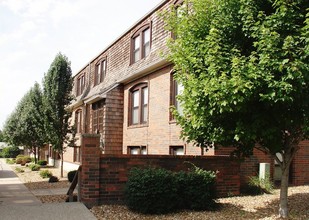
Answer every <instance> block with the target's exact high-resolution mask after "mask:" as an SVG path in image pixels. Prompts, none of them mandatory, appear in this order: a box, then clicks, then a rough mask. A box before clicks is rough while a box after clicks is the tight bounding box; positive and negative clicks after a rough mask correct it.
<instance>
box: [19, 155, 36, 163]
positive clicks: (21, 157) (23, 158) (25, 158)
mask: <svg viewBox="0 0 309 220" xmlns="http://www.w3.org/2000/svg"><path fill="white" fill-rule="evenodd" d="M31 161H32V160H31V157H29V156H25V155H22V154H19V155H17V156H16V164H22V165H25V164H26V163H31Z"/></svg>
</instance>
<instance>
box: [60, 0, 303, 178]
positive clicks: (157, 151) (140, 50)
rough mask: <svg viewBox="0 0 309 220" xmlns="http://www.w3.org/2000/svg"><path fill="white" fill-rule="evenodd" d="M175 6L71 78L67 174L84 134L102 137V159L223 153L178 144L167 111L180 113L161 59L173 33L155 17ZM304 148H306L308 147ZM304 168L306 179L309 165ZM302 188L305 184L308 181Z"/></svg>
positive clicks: (149, 17) (168, 68)
mask: <svg viewBox="0 0 309 220" xmlns="http://www.w3.org/2000/svg"><path fill="white" fill-rule="evenodd" d="M177 3H178V1H169V0H164V1H162V2H161V3H160V4H159V5H158V6H157V7H155V8H154V9H153V10H152V11H151V12H149V13H148V14H146V15H145V16H144V17H143V18H141V19H140V20H139V21H138V22H137V23H136V24H134V25H133V26H132V27H131V28H129V29H128V30H127V31H126V32H125V33H124V34H122V35H121V36H120V37H119V38H118V39H116V40H115V41H114V42H112V43H111V44H110V45H109V46H108V47H106V48H105V49H104V50H103V51H102V52H101V53H100V54H99V55H98V56H96V57H95V58H94V59H92V60H90V61H89V63H88V64H87V65H86V66H84V67H83V68H82V69H81V70H80V71H79V72H78V73H77V74H76V75H75V76H74V87H73V93H74V95H75V96H76V99H75V101H74V102H73V103H72V105H71V107H72V109H73V120H74V122H75V125H76V128H77V141H76V146H75V147H74V148H69V147H68V148H67V149H66V153H65V155H64V161H65V169H67V170H70V169H74V164H79V162H80V159H81V153H80V152H81V149H80V146H81V142H80V140H81V138H80V136H81V134H83V133H93V134H100V148H101V152H102V154H118V155H119V154H141V155H143V154H147V155H201V154H208V155H218V152H223V151H218V152H216V153H215V152H214V150H210V151H208V152H202V151H201V149H199V148H197V147H194V146H192V145H189V144H186V143H185V142H184V141H183V140H182V139H180V138H179V136H180V127H179V126H177V125H176V122H175V120H174V119H173V116H172V114H171V112H170V107H171V106H176V108H177V109H178V110H179V111H181V106H180V105H179V103H177V99H176V98H175V97H176V96H177V94H178V93H179V92H181V89H182V87H181V86H180V85H178V84H177V82H175V81H174V79H173V65H172V64H171V63H169V62H168V61H167V60H166V59H164V58H163V56H162V54H166V53H168V48H167V46H166V41H167V39H168V38H169V37H170V36H171V33H170V32H168V31H166V30H165V29H164V22H163V19H162V18H161V17H160V16H159V15H158V12H159V11H162V10H165V9H167V8H168V7H169V6H170V5H171V4H177ZM302 145H306V148H308V142H304V143H303V144H302ZM307 151H308V150H307ZM307 153H308V157H309V152H307ZM223 154H224V152H223ZM302 154H303V153H302ZM302 154H301V155H302ZM259 158H264V156H261V157H259ZM303 161H309V159H308V160H303ZM258 162H261V161H260V160H257V159H255V163H254V164H253V165H252V166H253V167H254V166H256V164H258ZM262 162H266V161H262ZM267 162H269V159H267ZM270 162H271V161H270ZM271 163H272V164H273V162H271ZM305 163H306V167H307V168H306V169H307V170H305V172H308V176H309V162H305ZM300 166H301V167H303V165H300ZM293 169H296V168H295V166H294V168H293ZM253 170H256V168H254V169H253ZM252 172H253V171H252ZM295 173H297V172H295ZM295 175H296V174H295ZM297 175H299V172H298V174H297ZM305 182H306V183H309V178H307V179H306V180H305Z"/></svg>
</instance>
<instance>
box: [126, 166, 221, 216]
mask: <svg viewBox="0 0 309 220" xmlns="http://www.w3.org/2000/svg"><path fill="white" fill-rule="evenodd" d="M215 178H216V173H215V172H212V171H206V170H202V169H200V168H198V167H196V166H194V168H193V169H192V170H191V171H190V172H178V173H173V172H171V171H167V170H164V169H154V168H147V169H138V168H135V169H132V170H131V172H130V174H129V178H128V181H127V184H126V188H125V198H126V203H127V206H128V207H129V208H130V209H132V210H133V211H137V212H141V213H147V214H153V213H167V212H171V211H175V210H179V209H192V210H204V209H209V208H212V207H213V205H214V204H215V202H214V199H215Z"/></svg>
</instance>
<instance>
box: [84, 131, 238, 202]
mask: <svg viewBox="0 0 309 220" xmlns="http://www.w3.org/2000/svg"><path fill="white" fill-rule="evenodd" d="M99 140H100V136H99V135H96V134H92V135H89V134H84V135H83V136H82V149H81V150H82V163H81V164H82V169H81V171H80V180H79V183H80V193H81V195H80V200H81V201H82V202H83V203H84V204H86V206H88V207H91V206H93V205H96V204H100V203H102V204H103V203H104V204H111V203H123V190H124V187H125V183H126V181H127V179H128V173H129V171H130V169H131V168H133V167H149V166H152V167H162V168H166V169H168V170H172V171H180V170H188V169H189V168H190V167H191V165H190V164H188V163H185V162H186V161H188V162H191V163H193V164H195V165H196V166H198V167H201V168H204V169H206V170H213V171H219V173H218V174H217V183H216V189H217V192H218V196H226V195H230V194H233V195H238V194H239V186H240V177H239V169H240V168H239V163H237V162H235V161H233V160H231V159H230V158H229V157H227V156H181V157H179V156H178V157H176V156H168V155H165V156H162V155H161V156H159V155H147V156H146V155H145V156H131V155H106V154H101V151H100V148H99Z"/></svg>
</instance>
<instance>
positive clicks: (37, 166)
mask: <svg viewBox="0 0 309 220" xmlns="http://www.w3.org/2000/svg"><path fill="white" fill-rule="evenodd" d="M28 167H29V168H30V170H31V171H39V170H40V168H41V166H40V165H38V164H34V163H32V164H29V166H28Z"/></svg>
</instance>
